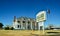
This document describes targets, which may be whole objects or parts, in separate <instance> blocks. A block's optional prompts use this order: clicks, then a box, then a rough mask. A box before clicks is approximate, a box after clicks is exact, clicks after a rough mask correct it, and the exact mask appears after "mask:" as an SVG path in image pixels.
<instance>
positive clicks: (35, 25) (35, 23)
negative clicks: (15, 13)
mask: <svg viewBox="0 0 60 36" xmlns="http://www.w3.org/2000/svg"><path fill="white" fill-rule="evenodd" d="M36 26H37V25H36V22H35V30H36Z"/></svg>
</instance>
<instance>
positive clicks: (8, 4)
mask: <svg viewBox="0 0 60 36" xmlns="http://www.w3.org/2000/svg"><path fill="white" fill-rule="evenodd" d="M48 9H50V14H48V16H49V17H48V19H46V21H45V25H46V26H47V25H48V24H53V25H54V26H60V0H0V22H2V23H3V24H4V26H5V25H12V24H13V19H14V16H16V17H17V18H18V17H21V16H26V17H31V18H36V14H37V13H38V12H39V11H42V10H45V11H46V10H48Z"/></svg>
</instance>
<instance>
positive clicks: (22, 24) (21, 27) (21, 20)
mask: <svg viewBox="0 0 60 36" xmlns="http://www.w3.org/2000/svg"><path fill="white" fill-rule="evenodd" d="M21 29H23V23H22V20H21Z"/></svg>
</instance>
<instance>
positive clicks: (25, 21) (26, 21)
mask: <svg viewBox="0 0 60 36" xmlns="http://www.w3.org/2000/svg"><path fill="white" fill-rule="evenodd" d="M13 27H14V29H28V30H29V29H31V30H32V29H38V24H37V23H36V20H35V19H33V18H28V17H19V18H16V16H14V21H13Z"/></svg>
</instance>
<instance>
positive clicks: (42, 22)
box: [42, 21, 44, 34]
mask: <svg viewBox="0 0 60 36" xmlns="http://www.w3.org/2000/svg"><path fill="white" fill-rule="evenodd" d="M42 24H43V34H44V21H43V22H42Z"/></svg>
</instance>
